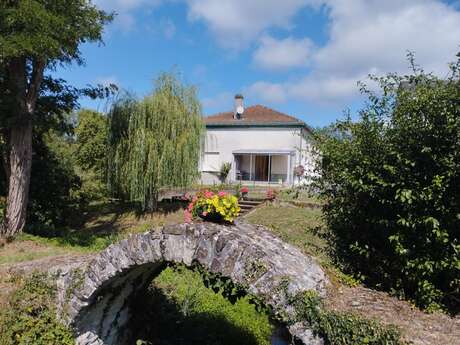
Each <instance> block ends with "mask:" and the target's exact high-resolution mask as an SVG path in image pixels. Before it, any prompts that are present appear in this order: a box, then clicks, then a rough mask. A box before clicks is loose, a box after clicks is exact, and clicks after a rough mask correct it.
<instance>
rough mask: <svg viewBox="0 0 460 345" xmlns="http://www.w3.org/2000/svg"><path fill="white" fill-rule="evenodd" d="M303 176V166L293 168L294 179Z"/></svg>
mask: <svg viewBox="0 0 460 345" xmlns="http://www.w3.org/2000/svg"><path fill="white" fill-rule="evenodd" d="M304 174H305V168H304V166H303V165H298V166H296V167H295V168H294V175H295V176H296V177H302V176H303V175H304Z"/></svg>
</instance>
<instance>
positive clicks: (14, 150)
mask: <svg viewBox="0 0 460 345" xmlns="http://www.w3.org/2000/svg"><path fill="white" fill-rule="evenodd" d="M9 163H10V179H9V187H8V203H7V209H6V217H5V222H4V227H3V231H2V232H3V233H2V237H6V238H13V237H15V236H16V235H17V234H19V233H20V232H21V231H22V230H23V229H24V226H25V223H26V215H27V203H28V197H29V184H30V172H31V168H32V122H31V121H27V123H25V124H23V125H22V126H18V127H14V128H12V129H11V132H10V161H9Z"/></svg>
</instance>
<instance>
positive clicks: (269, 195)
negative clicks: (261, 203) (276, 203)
mask: <svg viewBox="0 0 460 345" xmlns="http://www.w3.org/2000/svg"><path fill="white" fill-rule="evenodd" d="M275 198H276V192H275V191H274V190H273V189H269V190H267V199H268V200H274V199H275Z"/></svg>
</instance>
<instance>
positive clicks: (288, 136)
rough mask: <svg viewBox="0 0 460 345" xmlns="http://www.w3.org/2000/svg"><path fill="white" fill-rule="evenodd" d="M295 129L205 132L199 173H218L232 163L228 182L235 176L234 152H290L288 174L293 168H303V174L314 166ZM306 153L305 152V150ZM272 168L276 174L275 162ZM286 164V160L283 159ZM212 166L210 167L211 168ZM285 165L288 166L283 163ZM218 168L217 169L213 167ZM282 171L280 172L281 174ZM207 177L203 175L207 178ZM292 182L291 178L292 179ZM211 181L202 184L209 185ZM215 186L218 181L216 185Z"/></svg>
mask: <svg viewBox="0 0 460 345" xmlns="http://www.w3.org/2000/svg"><path fill="white" fill-rule="evenodd" d="M300 131H301V130H300V129H297V128H268V127H267V128H262V127H261V128H216V129H214V128H213V129H208V130H207V135H206V142H205V150H204V152H203V156H202V167H201V170H202V171H206V172H210V171H218V170H219V169H220V166H221V165H222V163H224V162H231V163H232V166H233V167H232V171H231V172H230V175H229V177H230V179H232V180H233V179H234V176H235V162H234V156H233V151H236V150H255V151H259V150H290V151H294V152H295V153H294V155H293V156H292V157H291V167H290V171H289V173H290V174H292V171H293V169H294V167H295V166H297V165H299V164H302V165H304V166H306V165H307V166H306V170H309V167H310V166H311V165H312V164H313V161H312V158H311V157H310V154H309V153H308V152H309V151H311V150H308V148H309V147H310V146H311V145H310V144H309V143H308V142H307V141H305V140H304V139H302V137H301V136H300ZM306 149H307V150H306ZM275 160H276V161H275ZM275 160H274V162H273V164H274V165H273V166H272V169H273V167H274V168H275V169H276V171H277V172H278V165H279V164H280V161H278V159H277V158H275ZM286 160H287V159H286ZM211 163H212V164H211ZM286 163H287V162H286ZM216 165H217V166H216ZM284 171H285V169H283V170H281V171H279V173H283V172H284ZM208 175H209V174H206V176H208ZM291 181H292V176H291ZM210 182H211V181H209V180H207V181H203V183H210ZM216 182H217V181H216Z"/></svg>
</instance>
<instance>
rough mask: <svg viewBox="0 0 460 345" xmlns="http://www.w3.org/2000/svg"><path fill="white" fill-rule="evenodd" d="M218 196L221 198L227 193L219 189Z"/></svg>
mask: <svg viewBox="0 0 460 345" xmlns="http://www.w3.org/2000/svg"><path fill="white" fill-rule="evenodd" d="M217 195H218V196H219V198H223V197H224V196H226V195H227V193H225V192H224V191H223V190H221V191H220V192H219V193H218V194H217Z"/></svg>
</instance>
